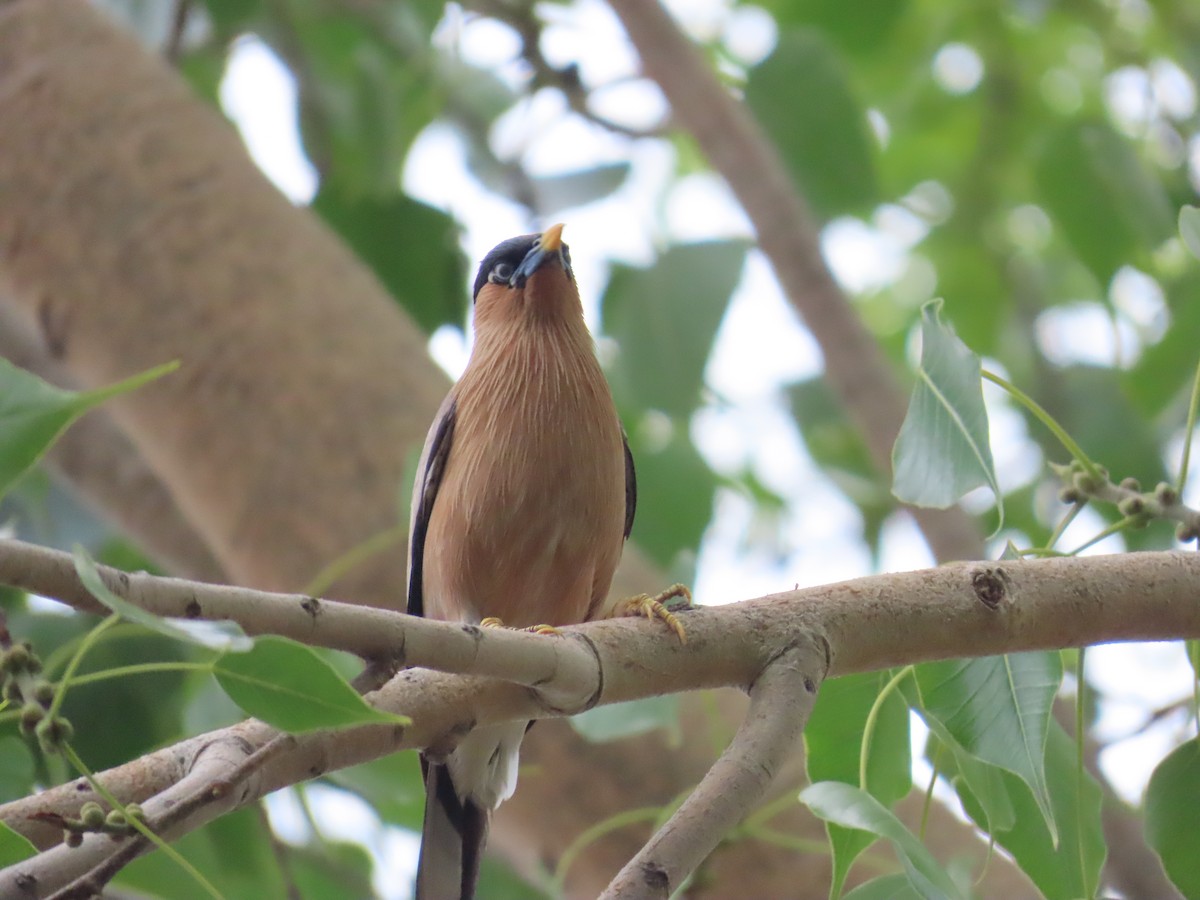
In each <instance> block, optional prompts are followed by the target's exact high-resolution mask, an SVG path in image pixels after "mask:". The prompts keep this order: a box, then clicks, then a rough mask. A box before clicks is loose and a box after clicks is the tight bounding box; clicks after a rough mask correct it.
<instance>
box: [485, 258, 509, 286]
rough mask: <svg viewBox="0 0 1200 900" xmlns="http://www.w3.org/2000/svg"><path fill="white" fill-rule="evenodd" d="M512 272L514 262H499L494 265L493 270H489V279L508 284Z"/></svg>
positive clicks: (496, 282) (494, 282)
mask: <svg viewBox="0 0 1200 900" xmlns="http://www.w3.org/2000/svg"><path fill="white" fill-rule="evenodd" d="M512 274H513V267H512V263H506V262H498V263H496V264H495V265H494V266H492V271H490V272H488V281H490V282H491V283H492V284H508V280H509V279H510V278H512Z"/></svg>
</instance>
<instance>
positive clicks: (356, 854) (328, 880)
mask: <svg viewBox="0 0 1200 900" xmlns="http://www.w3.org/2000/svg"><path fill="white" fill-rule="evenodd" d="M288 863H289V865H288V868H289V869H290V870H291V874H292V880H293V881H294V882H295V884H296V895H297V896H298V897H302V898H303V900H345V898H347V897H375V896H378V895H377V893H376V892H375V890H374V889H373V888H372V886H371V871H372V868H373V865H374V864H373V861H372V859H371V854H370V853H369V852H368V850H367V848H366V847H365V846H364V845H363V844H362V843H349V842H346V841H330V840H328V839H327V838H326V839H322V840H315V841H313V843H311V844H310V845H308V846H306V847H290V846H289V847H288Z"/></svg>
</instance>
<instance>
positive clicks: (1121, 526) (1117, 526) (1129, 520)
mask: <svg viewBox="0 0 1200 900" xmlns="http://www.w3.org/2000/svg"><path fill="white" fill-rule="evenodd" d="M1140 521H1142V520H1141V519H1139V518H1137V517H1136V516H1126V517H1125V518H1123V519H1121V521H1119V522H1113V523H1112V524H1111V525H1109V526H1108V527H1107V528H1105V529H1104V530H1103V531H1101V532H1100V533H1099V534H1097V535H1096V536H1095V537H1093V538H1092V539H1091V540H1089V541H1084V542H1083V543H1082V544H1080V545H1079V546H1078V547H1076V548H1075V549H1074V550H1072V551H1071V552H1070V553H1068V554H1067V555H1068V556H1078V555H1079V554H1080V553H1082V552H1083V551H1084V550H1086V549H1087V548H1088V547H1091V546H1094V545H1095V544H1098V543H1100V542H1101V541H1102V540H1104V539H1105V538H1106V537H1111V536H1112V535H1114V534H1116V533H1117V532H1120V531H1124V530H1125V529H1126V528H1128V527H1129V526H1130V525H1133V524H1135V523H1136V522H1140Z"/></svg>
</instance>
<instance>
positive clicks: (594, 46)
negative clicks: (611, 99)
mask: <svg viewBox="0 0 1200 900" xmlns="http://www.w3.org/2000/svg"><path fill="white" fill-rule="evenodd" d="M538 12H539V13H542V14H543V15H544V16H545V22H546V23H547V24H546V27H545V28H543V30H542V42H541V47H542V54H543V55H544V56H545V57H546V60H547V62H549V63H550V64H551V65H552V66H555V67H557V68H563V67H565V66H569V65H574V66H578V67H579V75H580V77H581V78H582V79H583V82H584V84H586V85H588V86H589V87H599V86H601V85H606V84H611V83H613V82H615V81H618V80H621V79H625V78H633V77H636V76H637V75H638V73H640V72H641V69H642V67H641V60H640V59H639V58H638V55H637V53H636V52H635V51H634V49H633V46H632V45H631V44H630V43H629V38H628V37H627V36H626V34H625V29H624V28H623V27H622V26H621V22H620V20H619V19H618V18H617V16H616V14H615V13H614V12H613V11H612V9H611V8H610V7H609V6H608V4H607V3H602V2H600V0H577V2H575V3H573V4H571V5H570V6H559V5H557V4H551V3H546V4H542V5H540V6H539V7H538Z"/></svg>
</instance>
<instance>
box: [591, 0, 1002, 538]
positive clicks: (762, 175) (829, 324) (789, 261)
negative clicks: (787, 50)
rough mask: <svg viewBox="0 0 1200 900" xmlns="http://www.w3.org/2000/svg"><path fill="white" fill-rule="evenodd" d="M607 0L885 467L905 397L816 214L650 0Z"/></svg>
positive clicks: (954, 514)
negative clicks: (828, 253)
mask: <svg viewBox="0 0 1200 900" xmlns="http://www.w3.org/2000/svg"><path fill="white" fill-rule="evenodd" d="M609 2H610V5H611V6H612V8H613V10H614V11H615V12H616V14H617V16H618V17H619V18H620V19H621V22H622V24H624V26H625V30H626V31H627V32H628V34H629V38H630V40H631V41H633V44H634V46H635V47H637V50H638V54H639V55H640V56H641V59H642V66H643V68H644V69H645V72H646V74H647V75H648V76H649V77H651V78H653V79H654V80H655V82H657V83H658V86H659V87H660V88H661V89H662V92H663V94H664V95H665V96H666V98H667V100H668V101H669V102H670V104H671V109H672V114H673V116H674V120H675V121H676V123H677V124H678V125H680V126H681V127H682V128H684V129H685V130H686V131H688V132H689V133H690V134H691V135H692V137H694V138H695V139H696V142H697V143H698V144H699V145H700V148H701V149H702V150H703V151H704V153H705V155H706V156H707V157H708V160H709V162H710V163H712V166H713V168H714V169H716V170H717V171H718V172H719V173H720V174H721V175H722V176H723V177H724V178H725V180H726V181H727V182H728V183H729V187H730V189H731V190H732V191H733V193H734V194H735V195H736V196H737V198H738V201H739V202H740V203H741V204H742V208H743V209H744V210H745V211H746V215H747V216H748V217H749V218H750V221H751V222H752V223H753V224H754V230H755V232H756V234H757V236H758V242H759V246H760V247H761V248H762V252H763V253H764V254H765V255H766V257H767V259H768V260H770V262H771V266H772V268H774V270H775V275H776V277H777V278H778V279H779V283H780V285H781V286H782V288H783V291H784V294H785V295H786V296H787V298H788V300H789V301H790V302H791V304H792V306H793V307H795V309H796V312H798V313H799V314H800V316H801V317H802V318H803V319H804V323H805V324H806V325H807V326H808V328H809V330H810V331H811V332H812V334H813V337H814V338H816V340H817V343H818V344H820V345H821V350H822V352H823V353H824V357H825V377H826V379H827V380H828V381H829V384H830V386H831V387H832V388H833V389H834V392H835V393H836V394H837V395H838V397H839V398H840V399H841V402H842V406H843V407H844V408H845V410H846V412H847V414H848V415H849V417H850V419H851V421H853V422H854V423H855V425H856V426H857V428H858V430H859V432H860V433H861V434H862V435H863V438H864V439H865V441H866V445H867V448H868V449H869V451H870V453H871V458H872V459H873V460H874V462H875V465H876V467H877V468H878V469H879V471H880V472H885V473H887V472H891V470H892V466H891V459H892V444H894V443H895V441H896V435H897V434H899V433H900V423H901V422H902V421H903V420H904V411H905V409H906V408H907V400H906V398H905V396H904V394H903V392H902V391H901V390H900V387H899V385H898V384H897V381H896V377H895V374H894V372H893V371H892V369H891V367H890V366H889V365H888V362H887V360H886V359H885V358H884V355H883V351H882V350H881V349H880V347H879V342H878V341H876V340H875V338H874V337H873V336H872V335H871V333H870V332H868V331H867V329H866V327H865V326H864V325H863V323H862V319H860V318H859V316H858V314H857V313H856V312H855V311H854V310H853V309H852V308H851V306H850V304H849V303H848V302H846V298H845V296H844V295H843V293H842V290H841V288H839V287H838V285H837V282H836V281H834V278H833V275H832V273H830V271H829V267H828V266H827V265H826V264H825V260H824V258H823V257H822V256H821V245H820V241H819V232H818V228H817V224H816V222H815V220H814V219H813V216H812V213H811V211H810V210H809V209H808V205H807V203H805V201H804V198H803V197H802V196H801V195H800V194H799V192H798V191H797V190H796V186H795V184H794V183H793V181H792V179H791V178H790V176H789V175H788V172H787V168H786V167H785V166H784V164H783V160H781V159H780V158H779V154H778V153H777V152H776V150H775V147H774V145H773V144H772V143H771V141H770V140H769V139H768V138H767V136H766V135H765V134H764V133H763V131H762V129H761V128H760V127H759V125H758V123H757V122H755V121H754V118H753V116H751V114H750V112H749V110H747V109H746V108H745V106H744V105H742V104H741V103H740V102H738V100H737V99H735V98H734V97H733V96H732V95H731V94H730V92H729V91H728V90H727V89H726V88H725V86H724V85H722V84H721V82H720V81H719V80H718V79H717V75H716V73H715V72H714V71H713V67H712V66H711V65H710V64H709V62H708V60H706V59H705V58H704V56H703V55H702V54H701V53H700V51H699V50H698V49H697V48H696V47H695V45H693V44H692V43H691V41H689V40H688V38H687V36H686V35H684V34H683V32H681V31H680V30H679V28H678V27H677V26H676V25H675V23H674V22H673V21H672V19H671V17H670V15H669V14H668V13H667V11H666V10H665V9H663V7H662V6H661V5H660V3H659V2H658V0H609ZM911 511H912V514H913V516H914V517H915V518H916V520H917V522H918V523H919V524H920V526H921V530H922V531H923V532H924V534H925V539H926V540H927V541H928V542H929V545H930V547H931V548H932V550H933V552H934V555H935V556H936V557H937V558H938V559H939V560H942V561H947V560H952V559H976V558H978V557H979V556H980V555H981V552H980V551H981V544H980V537H979V531H978V529H977V527H976V525H975V523H974V522H973V521H972V520H971V519H970V518H968V517H967V515H966V514H965V513H964V512H962V511H961V510H959V509H957V508H954V509H950V510H946V511H936V510H928V509H919V508H915V509H912V510H911Z"/></svg>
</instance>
